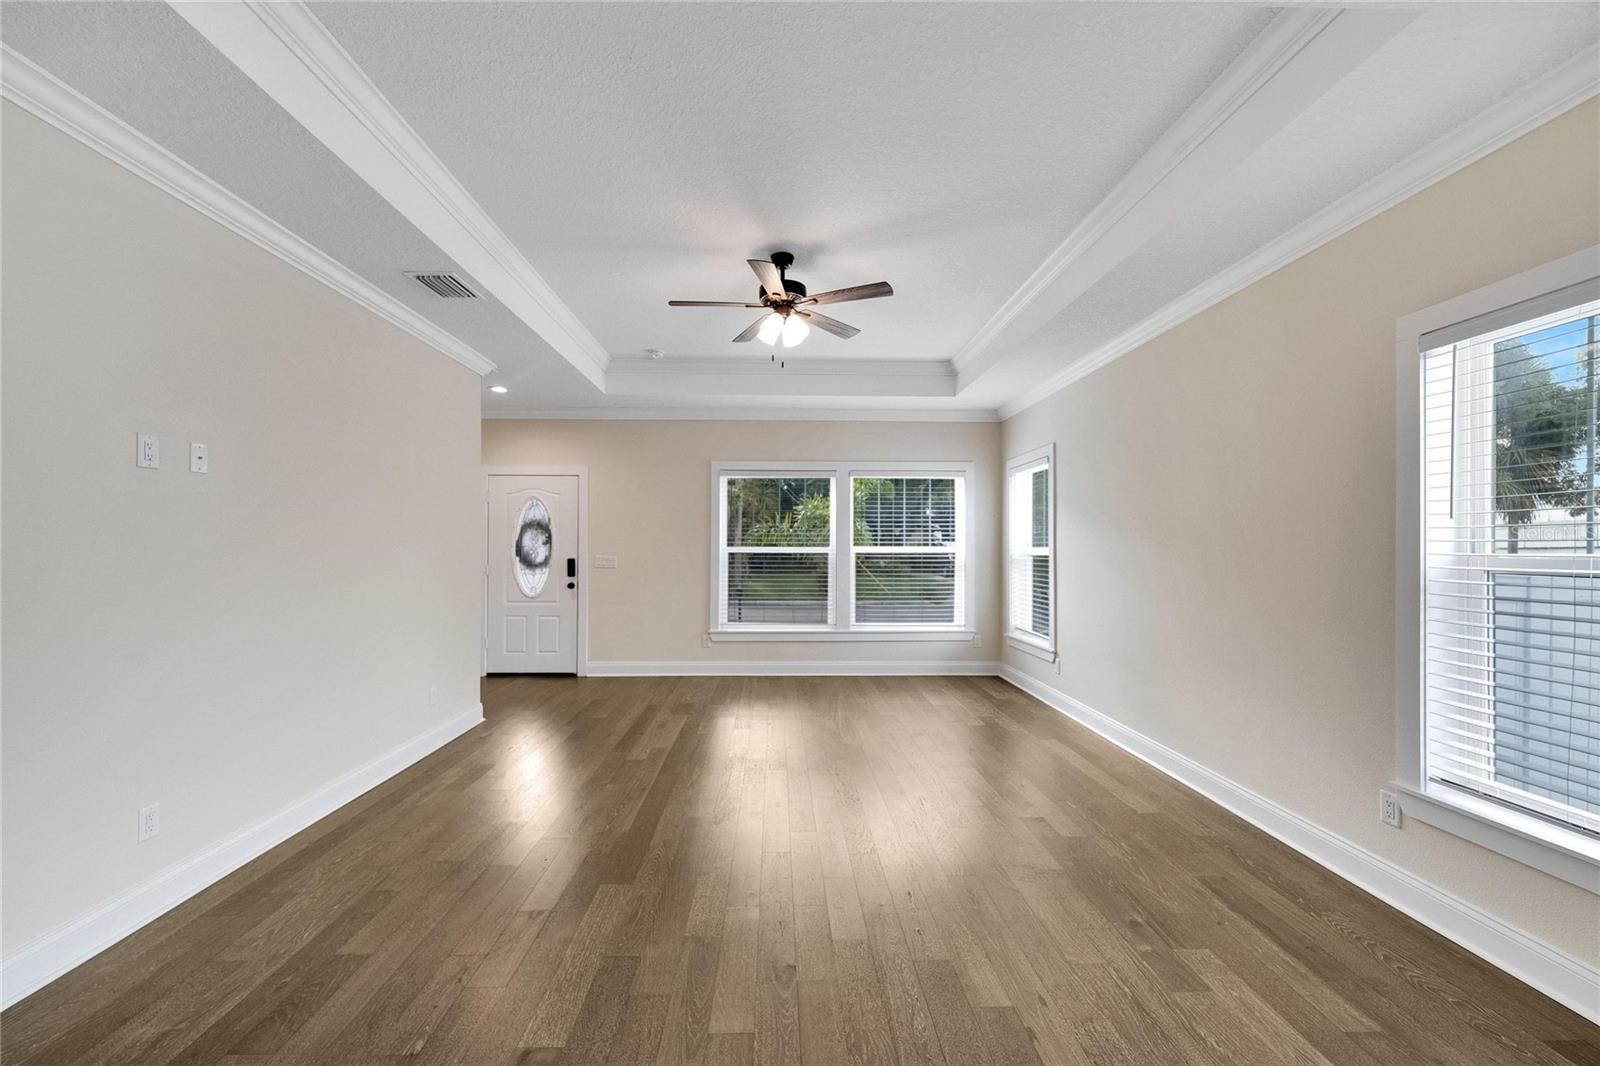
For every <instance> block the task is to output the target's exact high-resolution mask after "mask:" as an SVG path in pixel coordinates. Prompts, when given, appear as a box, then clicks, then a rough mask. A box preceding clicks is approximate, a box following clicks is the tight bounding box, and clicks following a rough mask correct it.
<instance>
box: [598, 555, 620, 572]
mask: <svg viewBox="0 0 1600 1066" xmlns="http://www.w3.org/2000/svg"><path fill="white" fill-rule="evenodd" d="M594 568H595V569H596V570H615V569H616V568H617V557H616V556H615V555H596V556H595V557H594Z"/></svg>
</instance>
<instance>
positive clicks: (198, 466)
mask: <svg viewBox="0 0 1600 1066" xmlns="http://www.w3.org/2000/svg"><path fill="white" fill-rule="evenodd" d="M189 470H190V472H191V473H195V474H205V473H209V472H210V470H211V449H209V448H207V447H206V446H205V445H204V444H201V443H200V442H199V441H190V442H189Z"/></svg>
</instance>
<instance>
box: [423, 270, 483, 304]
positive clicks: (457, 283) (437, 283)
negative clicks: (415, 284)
mask: <svg viewBox="0 0 1600 1066" xmlns="http://www.w3.org/2000/svg"><path fill="white" fill-rule="evenodd" d="M408 273H409V274H410V276H411V277H413V278H416V279H417V280H418V281H420V282H421V283H422V284H424V285H426V286H427V287H428V288H429V289H431V290H433V294H434V295H435V296H440V297H443V298H444V299H446V300H476V299H477V298H478V294H477V293H475V292H473V291H472V290H471V289H469V288H467V286H466V283H465V282H463V281H462V280H461V279H460V278H458V277H456V276H455V275H454V274H437V273H434V274H423V273H420V272H418V273H410V272H409V271H408Z"/></svg>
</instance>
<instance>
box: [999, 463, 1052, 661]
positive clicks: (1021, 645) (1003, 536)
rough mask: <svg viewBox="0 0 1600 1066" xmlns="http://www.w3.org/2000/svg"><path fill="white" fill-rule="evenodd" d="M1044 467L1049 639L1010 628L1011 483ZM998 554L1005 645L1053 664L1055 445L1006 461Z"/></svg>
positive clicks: (1001, 491)
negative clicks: (1047, 508)
mask: <svg viewBox="0 0 1600 1066" xmlns="http://www.w3.org/2000/svg"><path fill="white" fill-rule="evenodd" d="M1041 462H1042V463H1044V464H1045V475H1046V484H1047V489H1046V491H1047V493H1048V495H1049V497H1050V515H1049V521H1050V528H1049V530H1048V531H1047V532H1046V536H1047V537H1048V538H1049V541H1050V636H1049V637H1039V636H1037V635H1036V634H1034V633H1031V632H1029V631H1027V630H1024V629H1018V628H1016V627H1015V626H1013V625H1012V624H1011V533H1012V529H1011V479H1012V477H1013V476H1014V475H1015V474H1017V473H1019V472H1020V471H1024V470H1028V469H1030V468H1033V467H1037V466H1038V465H1039V464H1040V463H1041ZM1000 497H1001V499H1000V550H1001V552H1002V556H1001V557H1002V558H1003V559H1004V561H1005V565H1004V566H1003V567H1002V568H1001V574H1000V589H1001V591H1000V601H1001V602H1000V607H1001V610H1002V612H1003V613H1002V614H1001V616H1000V626H1001V628H1002V629H1003V630H1004V631H1005V635H1006V643H1008V644H1010V645H1011V646H1012V647H1013V648H1016V649H1017V650H1018V651H1021V652H1025V653H1026V654H1028V655H1032V656H1033V657H1034V658H1037V659H1043V660H1044V661H1045V662H1050V663H1053V662H1055V661H1056V630H1057V628H1059V627H1058V626H1057V624H1056V616H1057V614H1058V613H1059V612H1058V611H1057V610H1056V596H1057V593H1056V574H1058V573H1059V572H1060V571H1059V570H1058V569H1057V566H1056V559H1057V558H1058V557H1059V555H1060V553H1059V552H1057V551H1056V442H1055V441H1051V442H1050V443H1049V444H1046V445H1043V446H1042V447H1038V448H1034V449H1032V450H1031V451H1026V452H1023V453H1022V454H1021V455H1017V456H1013V457H1012V458H1010V459H1007V460H1006V471H1005V482H1004V483H1003V484H1002V485H1001V487H1000Z"/></svg>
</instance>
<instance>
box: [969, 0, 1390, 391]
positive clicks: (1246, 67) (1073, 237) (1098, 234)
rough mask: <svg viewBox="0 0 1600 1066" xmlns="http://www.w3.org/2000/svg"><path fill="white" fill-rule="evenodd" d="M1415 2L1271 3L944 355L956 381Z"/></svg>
mask: <svg viewBox="0 0 1600 1066" xmlns="http://www.w3.org/2000/svg"><path fill="white" fill-rule="evenodd" d="M1415 17H1416V12H1414V11H1401V10H1363V11H1350V10H1341V9H1338V8H1334V9H1321V8H1307V9H1291V10H1286V11H1282V12H1280V13H1279V14H1278V15H1276V16H1275V17H1274V18H1273V20H1272V21H1271V22H1270V23H1268V24H1267V27H1266V29H1264V30H1263V31H1262V32H1261V33H1260V35H1259V36H1257V37H1256V39H1255V40H1253V41H1252V42H1251V43H1250V45H1249V47H1247V48H1246V49H1245V50H1244V52H1243V53H1241V54H1240V56H1239V57H1238V58H1237V59H1235V60H1234V61H1233V63H1232V64H1230V65H1229V66H1228V68H1227V70H1225V71H1223V73H1222V75H1221V76H1220V77H1218V78H1217V80H1216V81H1215V82H1213V83H1212V84H1211V85H1210V86H1209V87H1208V88H1207V89H1206V91H1205V92H1203V93H1202V94H1201V95H1200V96H1199V98H1198V99H1196V100H1195V102H1194V103H1193V104H1192V105H1190V107H1189V108H1188V110H1186V111H1185V112H1184V113H1183V114H1182V115H1181V116H1180V117H1179V118H1178V120H1177V121H1176V122H1174V123H1173V124H1172V126H1171V127H1170V128H1168V129H1167V131H1166V132H1165V133H1163V134H1162V135H1161V136H1160V137H1159V138H1158V139H1157V140H1156V142H1155V144H1153V145H1152V146H1151V147H1150V149H1149V150H1148V151H1147V152H1145V154H1144V155H1143V156H1142V157H1140V159H1139V161H1138V162H1137V163H1136V164H1134V166H1133V168H1132V169H1131V170H1129V171H1128V173H1127V174H1126V175H1124V177H1123V178H1122V180H1121V181H1119V182H1118V183H1117V184H1116V186H1115V187H1114V188H1113V189H1112V190H1111V192H1110V193H1109V194H1107V195H1106V197H1105V198H1104V199H1103V200H1101V202H1100V203H1099V204H1098V205H1096V207H1095V208H1094V210H1092V211H1091V212H1090V213H1089V214H1088V215H1087V216H1086V217H1085V218H1084V219H1083V221H1081V222H1080V223H1078V225H1077V226H1075V227H1074V228H1073V230H1072V232H1071V233H1069V234H1068V235H1067V238H1066V240H1064V241H1062V242H1061V244H1060V245H1058V246H1057V247H1056V249H1055V250H1054V251H1053V252H1051V253H1050V255H1049V256H1048V257H1046V259H1045V261H1044V262H1043V263H1042V264H1040V266H1039V267H1038V269H1036V270H1035V271H1034V272H1033V273H1032V274H1031V275H1030V276H1029V277H1028V279H1027V280H1026V281H1025V282H1023V284H1022V286H1021V287H1020V288H1019V289H1017V291H1016V292H1015V293H1013V294H1012V295H1011V296H1010V298H1008V299H1007V300H1006V302H1005V303H1004V304H1003V305H1001V307H1000V309H999V310H998V311H996V312H995V314H994V315H993V316H992V317H991V318H990V319H989V321H988V322H986V323H984V325H983V327H982V328H981V329H980V330H979V331H978V332H977V333H976V334H975V335H974V336H973V337H972V338H971V339H970V340H968V341H967V343H966V344H964V345H963V346H962V347H961V349H960V350H959V351H957V352H956V354H955V356H954V357H953V358H952V359H951V363H952V364H953V365H954V366H955V368H956V371H957V373H958V375H959V379H960V380H959V382H958V384H957V390H958V391H960V390H963V389H966V388H967V387H968V386H970V385H971V384H972V383H973V382H974V381H975V380H977V379H978V378H979V377H980V376H981V375H983V374H984V373H985V372H987V371H988V370H990V369H991V368H993V367H994V366H995V364H996V363H998V362H999V360H1000V359H1001V358H1002V356H1003V355H1004V354H1005V353H1006V351H1007V350H1008V348H1009V345H1008V344H1007V343H1006V342H1013V343H1014V342H1016V341H1018V340H1021V339H1022V338H1024V337H1026V336H1028V335H1030V334H1032V333H1033V332H1035V331H1036V330H1038V329H1039V328H1040V327H1041V326H1043V325H1044V324H1045V323H1046V322H1048V321H1049V320H1050V319H1052V318H1054V317H1055V316H1056V315H1057V314H1059V313H1060V312H1061V310H1062V309H1064V308H1065V307H1067V306H1068V305H1069V304H1070V303H1072V301H1074V300H1076V299H1077V298H1078V297H1080V296H1082V295H1083V294H1084V293H1085V292H1087V291H1088V290H1089V289H1090V288H1091V287H1092V286H1093V285H1094V284H1095V283H1096V282H1098V281H1099V280H1100V279H1101V278H1103V277H1105V276H1106V275H1107V274H1109V273H1110V272H1111V271H1112V270H1113V269H1115V268H1116V267H1117V266H1118V265H1119V264H1120V263H1122V262H1123V261H1125V260H1126V259H1127V258H1128V257H1129V256H1130V255H1132V254H1133V253H1134V252H1135V251H1137V250H1138V249H1139V248H1140V247H1141V246H1142V245H1143V244H1144V243H1145V242H1146V241H1147V240H1149V239H1150V237H1151V236H1152V235H1154V234H1155V233H1156V232H1157V231H1158V230H1159V229H1160V228H1161V226H1163V225H1165V224H1166V223H1168V222H1170V221H1171V220H1172V219H1173V218H1174V217H1176V216H1177V215H1178V214H1179V212H1181V211H1182V210H1183V209H1184V208H1185V207H1187V206H1188V205H1189V204H1190V203H1192V202H1193V201H1194V199H1195V198H1196V197H1198V196H1199V195H1200V194H1201V193H1202V192H1203V191H1204V190H1205V189H1207V188H1209V187H1210V186H1211V185H1212V184H1213V183H1214V182H1215V181H1216V180H1217V179H1218V178H1220V177H1221V176H1222V175H1223V174H1226V173H1227V172H1228V171H1230V170H1232V169H1233V168H1234V167H1235V166H1236V165H1237V164H1238V163H1239V162H1240V161H1241V160H1243V159H1244V158H1245V157H1246V156H1248V155H1249V154H1250V153H1251V152H1253V151H1254V150H1255V149H1256V148H1258V147H1259V146H1260V145H1261V144H1262V143H1264V142H1265V141H1266V140H1267V139H1268V138H1269V137H1271V136H1272V135H1273V134H1275V133H1277V132H1278V131H1279V130H1280V129H1282V128H1283V127H1284V126H1285V125H1287V124H1288V123H1289V122H1290V121H1291V120H1292V119H1293V118H1294V117H1295V116H1296V115H1298V114H1299V113H1300V112H1301V111H1303V110H1304V109H1305V108H1306V107H1307V106H1309V105H1310V104H1311V103H1312V102H1313V101H1315V100H1316V99H1318V98H1319V97H1321V96H1322V95H1323V93H1325V92H1326V91H1327V90H1328V89H1329V88H1331V87H1332V86H1333V85H1334V84H1336V83H1337V82H1339V81H1340V80H1341V79H1342V78H1343V77H1344V76H1345V75H1346V74H1347V73H1349V71H1350V70H1352V69H1353V68H1354V67H1355V66H1356V65H1357V64H1358V63H1360V62H1362V61H1363V60H1365V59H1366V58H1367V57H1368V56H1370V55H1371V54H1372V53H1373V52H1374V51H1375V50H1376V49H1377V48H1378V47H1379V46H1380V45H1381V44H1383V43H1384V42H1385V41H1387V40H1389V39H1390V38H1391V37H1393V36H1394V35H1395V34H1396V33H1398V32H1399V31H1400V30H1401V29H1403V28H1404V27H1405V26H1406V25H1407V24H1409V23H1410V22H1411V21H1412V19H1414V18H1415Z"/></svg>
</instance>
